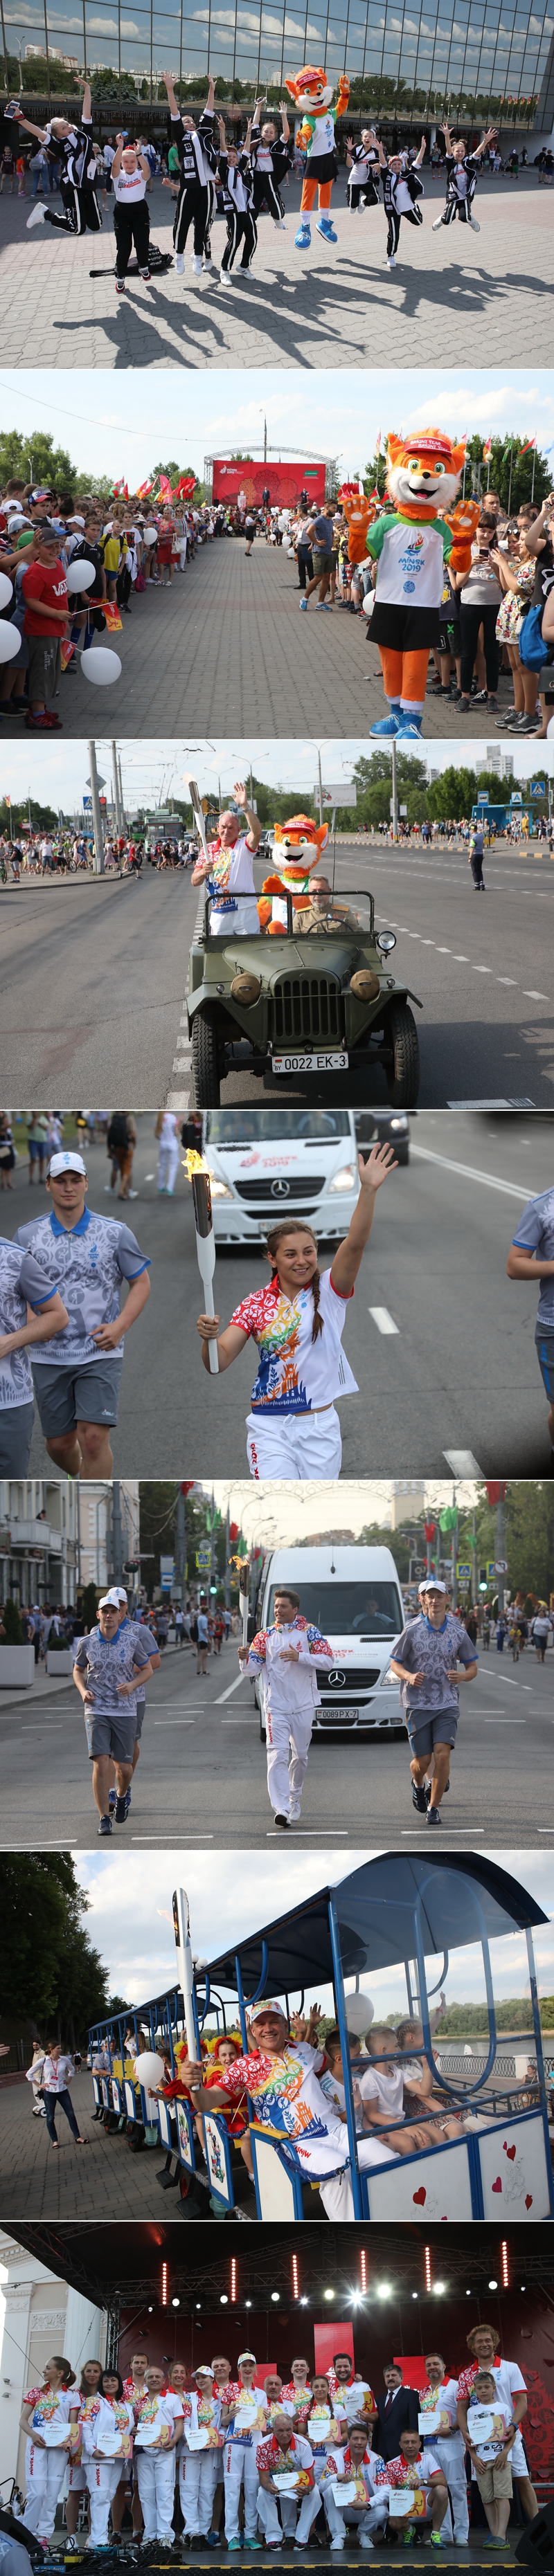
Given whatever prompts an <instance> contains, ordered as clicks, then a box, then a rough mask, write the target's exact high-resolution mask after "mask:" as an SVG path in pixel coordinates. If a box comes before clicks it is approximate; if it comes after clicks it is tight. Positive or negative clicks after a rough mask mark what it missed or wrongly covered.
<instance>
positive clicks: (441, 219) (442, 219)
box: [431, 215, 446, 233]
mask: <svg viewBox="0 0 554 2576" xmlns="http://www.w3.org/2000/svg"><path fill="white" fill-rule="evenodd" d="M445 223H446V215H435V221H434V224H432V225H431V232H432V233H440V228H441V224H445Z"/></svg>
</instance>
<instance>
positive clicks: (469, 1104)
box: [412, 1095, 535, 1189]
mask: <svg viewBox="0 0 554 2576" xmlns="http://www.w3.org/2000/svg"><path fill="white" fill-rule="evenodd" d="M445 1106H446V1108H447V1109H534V1107H535V1102H534V1100H529V1099H527V1098H526V1097H525V1096H524V1098H523V1099H520V1100H505V1099H503V1097H502V1095H500V1097H499V1098H498V1099H496V1100H447V1101H446V1103H445ZM415 1150H416V1149H415V1147H413V1146H412V1152H415ZM500 1186H501V1185H500V1183H499V1182H497V1184H496V1187H497V1189H498V1188H499V1187H500Z"/></svg>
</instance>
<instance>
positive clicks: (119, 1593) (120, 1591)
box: [114, 1583, 127, 1601]
mask: <svg viewBox="0 0 554 2576" xmlns="http://www.w3.org/2000/svg"><path fill="white" fill-rule="evenodd" d="M114 1589H115V1591H116V1592H117V1598H118V1601H126V1600H127V1593H126V1592H125V1591H124V1588H123V1584H122V1583H117V1584H116V1585H115V1587H114Z"/></svg>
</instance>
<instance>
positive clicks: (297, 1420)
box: [246, 1404, 342, 1484]
mask: <svg viewBox="0 0 554 2576" xmlns="http://www.w3.org/2000/svg"><path fill="white" fill-rule="evenodd" d="M246 1451H247V1457H248V1465H249V1468H250V1474H251V1476H253V1477H254V1479H255V1481H256V1483H257V1484H258V1483H260V1482H261V1480H262V1479H264V1481H265V1479H266V1478H267V1480H268V1481H269V1482H271V1480H272V1479H274V1478H276V1477H278V1478H279V1481H282V1479H283V1478H286V1479H289V1478H292V1477H294V1478H295V1479H296V1482H297V1483H299V1482H301V1481H302V1479H304V1478H306V1477H313V1478H314V1479H315V1481H316V1482H319V1481H321V1480H322V1479H323V1478H330V1477H332V1476H340V1469H341V1458H342V1442H341V1430H340V1422H339V1417H338V1413H337V1412H336V1410H335V1406H334V1404H329V1405H327V1407H326V1409H325V1412H324V1413H302V1414H300V1413H296V1414H295V1413H274V1414H271V1415H270V1414H267V1415H266V1414H265V1413H262V1411H260V1412H259V1413H249V1414H248V1415H247V1421H246Z"/></svg>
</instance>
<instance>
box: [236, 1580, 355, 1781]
mask: <svg viewBox="0 0 554 2576" xmlns="http://www.w3.org/2000/svg"><path fill="white" fill-rule="evenodd" d="M290 1646H294V1647H295V1649H296V1648H298V1649H299V1661H298V1663H294V1664H290V1663H287V1662H286V1660H285V1658H286V1653H287V1649H288V1648H289V1647H290ZM319 1657H321V1659H322V1660H323V1661H324V1662H327V1663H329V1662H332V1659H333V1649H332V1646H329V1645H328V1644H327V1638H326V1637H322V1636H321V1634H320V1630H319V1628H315V1627H313V1626H312V1627H309V1626H308V1624H307V1621H306V1620H305V1619H303V1618H302V1617H301V1616H300V1615H299V1616H298V1617H297V1618H296V1619H294V1620H293V1621H292V1622H291V1626H290V1628H264V1629H260V1631H259V1633H258V1635H257V1636H256V1637H254V1638H253V1641H252V1645H251V1647H250V1650H249V1655H248V1662H247V1664H246V1667H243V1669H245V1670H246V1672H253V1673H259V1672H261V1671H263V1674H264V1684H263V1689H264V1705H265V1723H266V1743H267V1786H268V1793H269V1797H270V1800H271V1805H272V1808H273V1812H274V1815H277V1816H283V1815H284V1816H288V1812H289V1806H296V1805H297V1803H298V1802H299V1800H300V1798H301V1795H302V1789H303V1785H304V1780H305V1777H306V1772H307V1768H308V1752H309V1748H310V1743H311V1736H312V1726H313V1719H314V1708H319V1707H320V1705H321V1692H320V1690H319V1689H318V1682H317V1670H316V1666H317V1661H318V1658H319Z"/></svg>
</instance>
